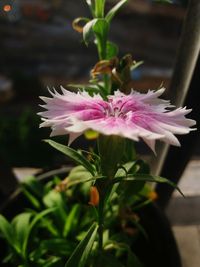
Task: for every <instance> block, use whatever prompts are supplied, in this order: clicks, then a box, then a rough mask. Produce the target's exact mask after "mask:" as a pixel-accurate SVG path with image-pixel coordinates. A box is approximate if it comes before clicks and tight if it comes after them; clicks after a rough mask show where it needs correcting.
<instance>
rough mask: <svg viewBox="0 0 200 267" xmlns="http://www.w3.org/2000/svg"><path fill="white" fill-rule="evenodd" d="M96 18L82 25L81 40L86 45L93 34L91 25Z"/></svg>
mask: <svg viewBox="0 0 200 267" xmlns="http://www.w3.org/2000/svg"><path fill="white" fill-rule="evenodd" d="M97 20H98V19H93V20H91V21H89V22H88V23H86V24H85V26H84V27H83V41H84V42H85V44H86V45H88V43H89V42H90V40H91V39H92V36H93V34H94V33H93V25H94V24H95V23H96V22H97Z"/></svg>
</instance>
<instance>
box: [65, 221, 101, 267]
mask: <svg viewBox="0 0 200 267" xmlns="http://www.w3.org/2000/svg"><path fill="white" fill-rule="evenodd" d="M97 229H98V226H97V223H93V225H92V226H91V227H90V229H89V230H88V232H87V234H86V236H85V238H84V239H83V240H82V241H81V242H80V243H79V244H78V246H77V247H76V249H75V250H74V252H73V253H72V255H71V257H70V258H69V260H68V261H67V263H66V265H65V267H75V266H76V267H84V266H85V264H86V261H87V259H88V257H89V255H90V251H91V249H92V246H93V243H94V240H95V238H96V234H97Z"/></svg>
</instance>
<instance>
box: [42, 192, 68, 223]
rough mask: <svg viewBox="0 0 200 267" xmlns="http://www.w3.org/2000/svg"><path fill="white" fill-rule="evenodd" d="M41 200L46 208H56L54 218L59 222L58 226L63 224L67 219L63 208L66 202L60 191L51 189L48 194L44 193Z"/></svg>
mask: <svg viewBox="0 0 200 267" xmlns="http://www.w3.org/2000/svg"><path fill="white" fill-rule="evenodd" d="M43 202H44V204H45V206H46V207H47V208H53V207H54V208H56V210H55V212H54V215H55V217H56V220H57V221H58V222H59V225H60V227H61V226H62V225H63V224H65V221H66V219H67V213H66V209H65V205H66V203H65V202H64V199H63V197H62V195H61V193H60V192H57V191H55V190H51V191H50V192H49V193H48V194H46V195H45V196H44V198H43Z"/></svg>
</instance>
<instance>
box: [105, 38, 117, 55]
mask: <svg viewBox="0 0 200 267" xmlns="http://www.w3.org/2000/svg"><path fill="white" fill-rule="evenodd" d="M118 52H119V49H118V46H117V45H116V44H114V43H112V42H109V41H108V42H107V44H106V59H111V58H113V57H116V56H117V54H118Z"/></svg>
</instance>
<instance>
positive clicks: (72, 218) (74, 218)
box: [63, 204, 81, 237]
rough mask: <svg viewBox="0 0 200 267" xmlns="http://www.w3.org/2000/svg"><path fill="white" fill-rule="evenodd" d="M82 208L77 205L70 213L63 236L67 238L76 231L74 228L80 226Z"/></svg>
mask: <svg viewBox="0 0 200 267" xmlns="http://www.w3.org/2000/svg"><path fill="white" fill-rule="evenodd" d="M80 211H81V207H80V205H79V204H75V205H74V206H73V208H72V210H71V211H70V213H69V215H68V217H67V219H66V222H65V225H64V230H63V236H64V237H67V235H68V234H69V233H70V232H72V231H73V230H74V228H75V227H76V226H77V224H78V220H79V215H80Z"/></svg>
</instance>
